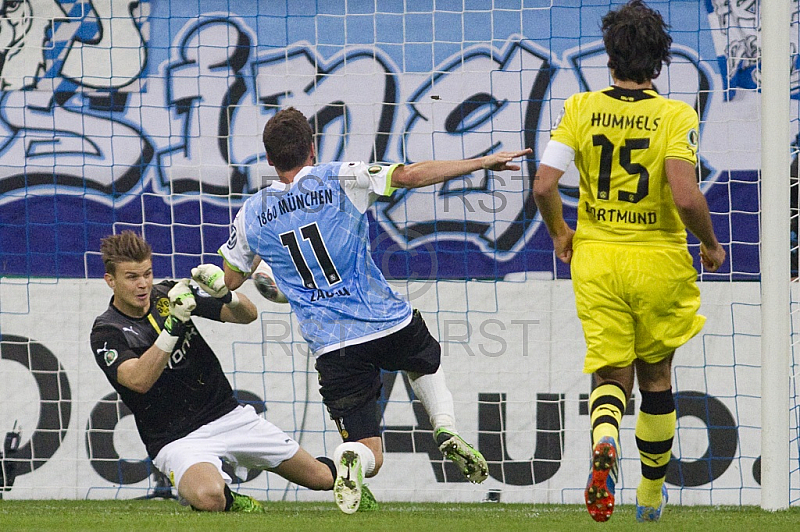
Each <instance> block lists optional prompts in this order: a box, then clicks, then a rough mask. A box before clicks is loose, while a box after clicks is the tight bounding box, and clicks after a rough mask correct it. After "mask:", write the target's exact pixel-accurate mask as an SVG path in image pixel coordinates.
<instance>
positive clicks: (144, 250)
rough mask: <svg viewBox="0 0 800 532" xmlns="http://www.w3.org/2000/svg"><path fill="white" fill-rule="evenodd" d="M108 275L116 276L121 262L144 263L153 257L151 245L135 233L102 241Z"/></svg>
mask: <svg viewBox="0 0 800 532" xmlns="http://www.w3.org/2000/svg"><path fill="white" fill-rule="evenodd" d="M100 253H101V254H102V255H103V265H105V268H106V273H110V274H111V275H114V273H115V272H116V269H117V264H119V263H120V262H144V261H146V260H147V259H149V258H150V257H151V256H152V255H153V249H152V248H151V247H150V244H148V243H147V242H145V241H144V238H142V237H140V236H139V235H137V234H136V233H134V232H133V231H123V232H121V233H119V234H118V235H109V236H107V237H105V238H104V239H102V240H101V241H100Z"/></svg>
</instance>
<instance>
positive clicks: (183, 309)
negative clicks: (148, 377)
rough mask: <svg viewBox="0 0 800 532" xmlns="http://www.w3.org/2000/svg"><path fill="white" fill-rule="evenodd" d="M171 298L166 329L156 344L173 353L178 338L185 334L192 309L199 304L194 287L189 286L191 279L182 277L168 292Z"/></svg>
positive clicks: (165, 323)
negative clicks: (193, 290)
mask: <svg viewBox="0 0 800 532" xmlns="http://www.w3.org/2000/svg"><path fill="white" fill-rule="evenodd" d="M167 297H168V298H169V315H168V316H167V319H166V320H165V321H164V330H163V331H161V334H159V335H158V338H156V341H155V346H156V347H158V348H159V349H161V350H162V351H166V352H168V353H171V352H172V350H173V349H175V344H177V343H178V339H179V338H180V337H181V336H183V332H184V331H185V329H186V324H187V323H188V322H189V318H191V317H192V311H193V310H194V309H195V307H196V306H197V302H196V301H195V300H194V294H193V293H192V289H191V288H189V279H181V280H180V281H178V282H177V283H175V286H173V287H172V288H170V290H169V292H168V293H167Z"/></svg>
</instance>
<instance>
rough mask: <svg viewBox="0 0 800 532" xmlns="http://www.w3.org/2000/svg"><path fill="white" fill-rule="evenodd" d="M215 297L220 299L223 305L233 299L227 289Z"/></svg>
mask: <svg viewBox="0 0 800 532" xmlns="http://www.w3.org/2000/svg"><path fill="white" fill-rule="evenodd" d="M217 299H218V300H219V301H221V302H222V304H223V305H227V304H228V303H230V302H231V300H232V299H233V292H232V291H230V290H228V292H227V293H226V294H225V295H224V296H222V297H218V298H217Z"/></svg>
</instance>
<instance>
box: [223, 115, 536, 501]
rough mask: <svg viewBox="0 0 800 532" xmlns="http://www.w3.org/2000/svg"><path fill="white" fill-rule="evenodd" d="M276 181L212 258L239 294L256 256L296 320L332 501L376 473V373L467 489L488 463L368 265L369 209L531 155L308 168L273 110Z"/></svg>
mask: <svg viewBox="0 0 800 532" xmlns="http://www.w3.org/2000/svg"><path fill="white" fill-rule="evenodd" d="M263 140H264V147H265V148H266V152H267V160H268V162H269V163H270V164H271V165H272V166H274V167H275V169H276V171H277V173H278V177H279V178H280V180H279V181H275V182H273V183H272V184H271V185H270V186H268V187H266V188H264V189H263V190H262V191H261V193H259V194H255V195H253V196H252V197H251V198H250V199H248V200H247V202H245V204H244V206H243V207H242V208H241V210H240V211H239V213H238V214H237V215H236V219H235V220H234V222H233V227H232V229H231V236H230V239H229V240H228V242H227V244H223V245H222V246H221V247H220V249H219V252H220V254H221V255H222V256H223V257H224V258H225V283H226V284H227V286H228V287H229V288H231V289H235V288H238V287H239V286H241V284H242V283H243V282H244V280H245V279H246V278H247V276H248V275H249V273H250V270H251V265H252V264H253V261H254V260H255V259H256V258H257V257H260V258H261V259H263V260H264V261H265V262H266V263H267V264H268V265H269V266H270V267H271V268H272V270H273V272H274V275H275V282H276V283H277V287H278V288H279V289H280V291H281V292H282V293H283V294H285V296H286V298H287V299H288V300H289V303H290V304H291V306H292V310H293V311H294V312H295V313H296V314H297V316H298V318H299V321H300V327H301V331H302V334H303V336H304V338H305V339H306V341H307V342H308V344H309V346H310V350H311V352H312V353H313V354H314V356H315V357H316V369H317V371H318V373H319V382H320V392H321V394H322V399H323V401H324V403H325V405H326V407H327V408H328V411H329V413H330V416H331V418H332V419H333V420H334V422H335V423H336V425H337V427H338V429H339V433H340V434H341V436H342V439H343V440H344V443H343V444H342V445H340V446H339V447H337V449H336V450H335V452H334V461H335V462H336V465H337V469H338V477H337V479H336V483H335V485H334V498H335V500H336V503H337V504H338V505H339V508H340V509H341V510H342V511H343V512H345V513H352V512H355V511H356V510H357V509H358V507H359V504H360V498H361V496H360V492H361V489H362V484H361V483H362V480H363V477H371V476H374V475H375V474H376V473H377V472H378V470H379V469H380V468H381V465H382V464H383V451H382V444H381V433H380V414H379V412H378V407H377V399H378V397H379V396H380V392H381V386H382V384H381V378H380V371H381V370H382V369H383V370H387V371H398V370H403V371H405V372H406V374H407V375H408V378H409V381H410V383H411V387H412V388H413V390H414V393H415V395H416V396H417V398H418V399H419V400H420V401H421V402H422V404H423V406H424V407H425V410H426V411H427V413H428V415H429V417H430V420H431V425H432V426H433V429H434V439H435V440H436V444H437V445H438V447H439V449H440V450H441V451H442V452H443V454H444V455H445V456H446V457H447V458H448V459H449V460H451V461H452V462H454V463H455V464H456V465H457V466H458V467H459V469H460V470H461V472H462V473H463V474H464V476H466V477H467V479H469V480H470V481H472V482H483V481H484V480H485V479H486V478H487V476H488V467H487V465H486V460H484V458H483V456H482V455H481V454H480V452H478V451H477V450H476V449H474V448H473V447H472V446H470V445H469V444H467V442H465V441H464V440H463V439H462V438H461V437H460V436H459V435H458V432H457V431H456V426H455V413H454V406H453V397H452V395H451V393H450V391H449V390H448V388H447V385H446V384H445V379H444V373H443V372H442V369H441V367H440V356H441V348H440V346H439V343H438V342H437V341H436V340H435V339H434V338H433V337H432V336H431V334H430V333H429V332H428V328H427V326H426V325H425V322H424V320H423V319H422V316H421V314H420V313H419V312H418V311H414V310H412V308H411V305H410V304H409V302H408V301H406V300H404V299H403V298H401V297H400V296H399V295H398V294H397V293H396V292H395V291H394V290H392V288H391V287H390V286H389V284H388V283H387V282H386V280H385V279H384V277H383V274H382V273H381V271H380V270H379V269H378V267H377V266H376V265H375V263H374V262H373V260H372V257H371V255H370V244H369V221H368V217H367V209H368V208H369V207H370V205H372V203H373V202H375V200H376V199H377V198H378V197H380V196H388V195H391V194H392V192H393V191H394V190H395V189H397V188H401V187H402V188H415V187H423V186H426V185H434V184H437V183H442V182H444V181H447V180H449V179H453V178H457V177H461V176H464V175H468V174H471V173H472V172H477V171H481V170H483V171H502V170H519V169H520V167H519V166H517V165H514V164H512V163H511V161H512V159H514V158H517V157H521V156H523V155H526V154H528V153H530V152H531V151H530V150H522V151H516V152H507V151H502V152H497V153H492V154H490V155H486V156H483V157H478V158H475V159H467V160H458V161H423V162H419V163H414V164H411V165H408V166H404V165H402V164H393V165H378V164H366V163H363V162H332V163H327V164H321V165H318V166H314V159H315V152H314V139H313V132H312V130H311V126H310V125H309V123H308V120H307V119H306V117H305V116H303V114H302V113H301V112H300V111H298V110H297V109H294V108H288V109H283V110H281V111H278V112H277V113H276V114H275V115H274V116H273V117H272V118H271V119H270V120H269V121H268V122H267V124H266V126H265V128H264V134H263Z"/></svg>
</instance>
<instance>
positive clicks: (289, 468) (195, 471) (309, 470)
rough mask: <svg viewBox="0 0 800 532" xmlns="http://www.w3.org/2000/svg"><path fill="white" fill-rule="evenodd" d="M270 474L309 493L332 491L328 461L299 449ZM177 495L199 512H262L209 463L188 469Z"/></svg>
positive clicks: (181, 480)
mask: <svg viewBox="0 0 800 532" xmlns="http://www.w3.org/2000/svg"><path fill="white" fill-rule="evenodd" d="M270 471H273V472H275V473H277V474H279V475H280V476H282V477H283V478H285V479H286V480H289V481H290V482H294V483H295V484H298V485H300V486H305V487H307V488H310V489H312V490H330V489H332V488H333V481H334V478H335V471H336V469H335V467H334V465H333V461H332V460H330V459H329V458H325V457H321V458H314V457H312V456H311V455H310V454H309V453H308V452H306V451H305V450H304V449H302V448H300V449H298V450H297V452H296V453H295V454H294V456H292V457H291V458H289V459H288V460H285V461H283V462H281V463H280V465H278V466H277V467H275V468H274V469H271V470H270ZM178 494H179V495H180V496H181V498H182V499H184V500H185V501H186V502H188V503H189V504H190V505H191V506H192V508H194V509H195V510H199V511H207V512H223V511H242V512H262V511H263V507H262V506H261V503H260V502H258V501H257V500H255V499H253V498H252V497H249V496H247V495H240V494H238V493H236V492H233V491H231V490H230V488H229V487H228V486H227V484H226V483H225V480H224V479H223V477H222V475H221V474H220V472H219V470H218V469H217V466H216V465H215V464H212V463H210V462H200V463H197V464H194V465H192V466H191V467H189V469H187V470H186V472H185V473H184V474H183V476H182V477H181V479H180V484H179V486H178Z"/></svg>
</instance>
